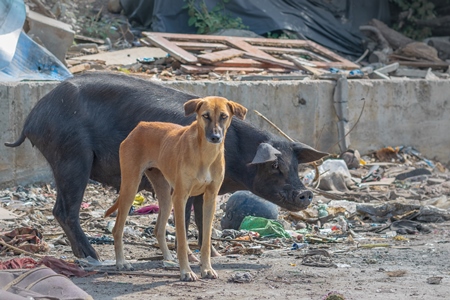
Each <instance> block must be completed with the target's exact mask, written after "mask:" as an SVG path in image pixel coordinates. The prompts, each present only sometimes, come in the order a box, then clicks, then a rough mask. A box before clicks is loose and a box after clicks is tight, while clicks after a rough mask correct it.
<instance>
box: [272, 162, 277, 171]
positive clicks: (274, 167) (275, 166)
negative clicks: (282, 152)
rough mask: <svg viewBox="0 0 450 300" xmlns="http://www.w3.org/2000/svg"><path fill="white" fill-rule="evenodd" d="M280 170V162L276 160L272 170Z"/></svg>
mask: <svg viewBox="0 0 450 300" xmlns="http://www.w3.org/2000/svg"><path fill="white" fill-rule="evenodd" d="M278 168H279V166H278V161H277V160H276V161H274V162H273V163H272V169H275V170H278Z"/></svg>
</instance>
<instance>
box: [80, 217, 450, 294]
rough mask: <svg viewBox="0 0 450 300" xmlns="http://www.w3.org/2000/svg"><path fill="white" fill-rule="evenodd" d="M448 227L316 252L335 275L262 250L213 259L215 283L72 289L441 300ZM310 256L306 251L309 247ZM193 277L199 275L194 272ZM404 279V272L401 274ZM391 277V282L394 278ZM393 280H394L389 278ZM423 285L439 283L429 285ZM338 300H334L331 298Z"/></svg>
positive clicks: (133, 280)
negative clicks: (243, 279)
mask: <svg viewBox="0 0 450 300" xmlns="http://www.w3.org/2000/svg"><path fill="white" fill-rule="evenodd" d="M449 229H450V223H448V222H447V223H441V224H439V225H438V226H435V228H434V229H433V231H432V233H431V234H427V235H425V234H424V235H417V236H413V237H408V238H409V241H408V242H407V243H404V242H403V243H394V245H393V246H392V247H389V248H373V249H364V248H358V247H356V246H354V245H341V244H335V245H324V246H323V247H320V248H321V249H323V248H324V249H326V250H328V251H330V252H331V253H332V260H333V262H335V263H336V264H337V265H338V266H339V267H337V268H334V267H310V266H304V265H302V264H301V261H302V260H301V258H300V257H301V256H302V253H304V252H306V251H302V250H296V251H290V250H289V249H280V250H271V251H270V250H268V251H265V252H264V254H262V255H260V256H252V255H243V256H238V257H236V256H234V255H233V256H231V257H227V256H222V257H216V258H213V267H214V268H215V269H216V271H218V274H219V279H217V280H201V281H198V282H187V283H186V282H181V281H179V280H178V279H176V278H155V277H151V276H145V275H144V276H129V275H108V274H106V273H100V274H97V275H94V276H89V277H85V278H74V279H72V280H73V282H74V283H75V284H76V285H78V286H79V287H81V288H82V289H84V290H85V291H86V292H88V293H89V294H90V295H92V296H93V298H94V299H99V300H101V299H148V298H153V297H158V299H227V298H228V299H229V298H232V299H275V298H277V299H325V297H326V295H327V294H328V293H329V292H332V291H336V292H338V293H339V294H341V295H342V296H343V298H342V299H355V300H356V299H386V300H388V299H396V300H397V299H448V297H449V293H450V284H449V283H450V276H449V275H450V272H449V267H450V265H449V262H448V258H449V255H450V244H449V242H450V234H449ZM95 248H96V249H97V250H98V251H99V253H101V254H102V256H103V257H104V258H107V259H113V257H114V255H113V249H112V248H113V246H111V245H103V246H96V247H95ZM310 248H311V247H310ZM125 249H126V251H127V252H128V255H130V256H131V257H134V258H141V257H149V256H154V255H156V254H157V251H156V250H154V249H149V248H148V247H143V246H133V245H127V246H126V247H125ZM133 266H134V267H135V269H136V270H142V271H145V272H148V273H157V274H160V273H169V274H178V271H175V270H174V271H166V270H164V268H163V267H162V262H161V261H152V262H135V263H134V264H133ZM193 270H194V271H195V272H196V273H199V267H198V265H197V264H195V265H193ZM403 271H404V272H403ZM242 272H249V273H250V274H251V276H252V277H253V281H252V282H250V283H235V282H232V281H230V279H231V278H232V277H233V276H235V275H236V274H237V273H242ZM395 272H397V273H398V274H395ZM396 276H399V277H396ZM430 277H442V282H441V283H440V284H429V283H427V279H428V278H430ZM335 299H339V298H335Z"/></svg>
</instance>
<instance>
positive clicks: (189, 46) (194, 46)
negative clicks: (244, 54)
mask: <svg viewBox="0 0 450 300" xmlns="http://www.w3.org/2000/svg"><path fill="white" fill-rule="evenodd" d="M175 45H177V46H179V47H181V48H183V49H184V50H191V51H202V50H225V49H228V48H229V47H228V46H226V45H223V44H219V43H195V42H175Z"/></svg>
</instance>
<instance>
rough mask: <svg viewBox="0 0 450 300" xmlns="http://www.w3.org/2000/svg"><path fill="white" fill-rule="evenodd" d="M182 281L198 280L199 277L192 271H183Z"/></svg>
mask: <svg viewBox="0 0 450 300" xmlns="http://www.w3.org/2000/svg"><path fill="white" fill-rule="evenodd" d="M180 279H181V281H197V280H198V277H197V275H196V274H195V273H194V272H192V271H189V272H181V277H180Z"/></svg>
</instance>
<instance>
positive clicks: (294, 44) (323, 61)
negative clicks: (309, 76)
mask: <svg viewBox="0 0 450 300" xmlns="http://www.w3.org/2000/svg"><path fill="white" fill-rule="evenodd" d="M142 34H143V35H144V36H146V37H147V39H149V40H150V41H152V44H154V45H156V46H158V47H161V48H162V49H164V50H165V51H167V52H169V53H170V55H172V56H174V57H175V58H177V59H178V60H180V61H181V62H183V63H185V64H193V65H194V64H197V63H200V61H199V60H198V59H197V57H195V56H194V55H193V54H191V53H189V52H187V51H186V50H183V49H182V48H181V47H180V45H179V44H178V45H177V43H180V42H185V43H205V44H211V43H212V44H223V45H225V46H228V47H229V48H232V49H238V50H241V51H243V52H244V55H243V57H246V58H251V59H253V60H258V61H260V62H264V63H269V64H271V65H277V66H280V67H283V68H290V69H298V67H297V66H296V65H295V64H294V63H292V62H290V61H288V60H285V59H280V58H277V57H276V56H273V55H272V54H280V53H281V52H289V51H291V50H298V51H297V52H298V53H295V54H298V55H300V54H301V55H309V57H311V58H312V60H311V61H310V63H312V64H314V65H315V66H317V67H318V68H331V67H334V68H342V69H357V68H359V65H357V64H355V63H352V62H351V61H349V60H347V59H345V58H343V57H341V56H339V55H337V54H335V53H333V52H332V51H330V50H328V49H326V48H325V47H322V46H320V45H318V44H316V43H314V42H312V41H304V40H281V39H265V38H245V37H230V36H214V35H196V34H175V33H162V32H143V33H142ZM268 47H269V48H270V49H268ZM197 49H198V48H197ZM205 49H206V48H205ZM274 49H275V50H274ZM180 50H182V51H180ZM264 50H267V52H265V51H264ZM269 52H270V53H269ZM294 52H295V51H294Z"/></svg>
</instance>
